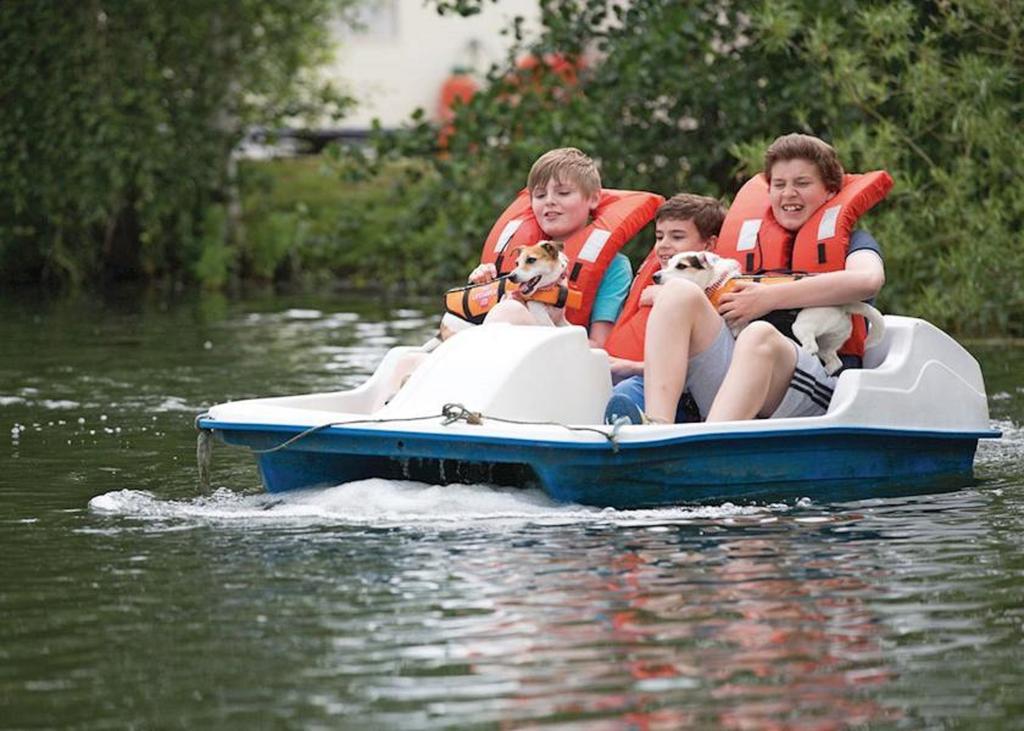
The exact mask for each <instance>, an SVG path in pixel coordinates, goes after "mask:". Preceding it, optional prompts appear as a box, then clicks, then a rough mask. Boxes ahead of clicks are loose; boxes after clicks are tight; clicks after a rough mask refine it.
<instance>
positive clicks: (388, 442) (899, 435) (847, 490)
mask: <svg viewBox="0 0 1024 731" xmlns="http://www.w3.org/2000/svg"><path fill="white" fill-rule="evenodd" d="M200 427H202V428H206V429H212V430H214V431H215V432H216V433H217V434H218V435H219V436H220V437H221V439H222V440H223V441H225V442H227V443H229V444H238V445H244V446H247V447H249V448H251V449H253V450H257V451H259V450H270V449H273V448H275V447H277V446H279V445H281V444H282V443H283V442H285V441H286V440H287V439H289V438H291V437H293V436H295V435H297V434H299V433H300V432H301V431H302V430H301V429H300V428H298V427H284V426H262V425H227V424H223V423H218V422H216V421H213V420H205V421H201V422H200ZM988 436H992V435H991V434H990V433H948V432H920V431H906V430H891V429H865V428H850V427H843V428H824V429H801V430H796V431H794V430H787V431H777V432H773V431H760V432H756V433H742V432H740V433H733V434H728V435H723V434H721V433H719V434H691V435H685V436H679V437H675V438H671V439H664V440H658V441H651V442H644V443H639V444H638V443H624V444H621V445H619V448H618V449H617V450H616V449H613V448H612V446H611V445H610V444H608V443H603V442H602V443H594V442H590V443H579V444H575V443H567V442H555V441H551V442H544V441H524V440H512V439H497V438H490V437H475V438H474V437H470V438H464V437H460V438H458V439H452V438H446V437H445V436H444V435H439V434H430V433H419V432H411V431H409V432H397V431H388V432H384V431H378V430H370V429H365V430H360V429H351V428H348V429H338V428H330V429H325V430H322V431H318V432H315V433H312V434H309V435H306V436H304V437H302V438H301V439H299V440H297V441H296V442H294V443H293V444H291V445H289V446H288V447H287V448H284V449H278V450H276V451H269V452H264V453H258V454H257V457H258V462H259V467H260V473H261V476H262V479H263V482H264V484H265V486H266V488H267V490H268V491H270V492H282V491H287V490H295V489H301V488H308V487H315V486H324V485H337V484H340V483H343V482H350V481H353V480H360V479H367V478H372V477H382V478H387V479H411V480H418V481H423V482H429V483H435V484H447V483H455V482H463V483H480V482H486V483H491V484H508V485H536V486H538V487H541V488H542V489H544V490H545V491H546V492H547V493H548V494H549V495H550V496H551V497H552V498H553V499H554V500H557V501H560V502H571V503H581V504H586V505H595V506H601V507H614V508H620V509H625V508H640V507H655V506H665V505H679V504H684V503H704V502H716V501H717V502H723V501H731V502H737V501H765V500H774V499H784V498H787V497H799V496H807V497H811V498H813V499H816V500H822V501H843V500H856V499H863V498H866V497H872V496H877V495H883V494H890V493H893V492H900V493H908V492H934V491H937V490H941V489H950V488H955V487H960V486H963V485H965V484H968V483H970V482H971V481H972V479H973V461H974V453H975V450H976V448H977V443H978V438H979V437H988Z"/></svg>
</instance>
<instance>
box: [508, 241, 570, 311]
mask: <svg viewBox="0 0 1024 731" xmlns="http://www.w3.org/2000/svg"><path fill="white" fill-rule="evenodd" d="M564 248H565V246H564V244H563V243H562V242H561V241H538V242H537V243H536V244H534V245H533V246H524V247H523V248H522V249H520V250H519V254H518V256H517V257H516V268H515V269H513V270H512V272H511V273H510V274H509V277H508V278H509V281H511V282H514V283H515V284H518V285H519V289H518V290H517V291H515V292H510V293H509V294H507V295H505V296H506V297H514V298H516V299H517V300H519V301H520V302H522V303H523V304H524V305H525V306H526V309H527V310H529V311H530V314H531V315H533V318H534V319H535V320H536V321H537V324H538V325H555V326H557V327H561V326H563V325H568V324H569V323H568V321H567V320H566V319H565V309H564V308H563V307H556V306H554V305H549V304H546V303H544V302H539V301H537V300H535V299H531V298H530V297H531V295H535V294H536V293H537V292H539V291H540V290H543V289H546V288H548V287H557V286H558V285H559V283H560V282H561V281H562V280H563V279H564V278H565V271H566V269H568V267H569V258H568V257H567V256H566V255H565V252H564V251H563V249H564Z"/></svg>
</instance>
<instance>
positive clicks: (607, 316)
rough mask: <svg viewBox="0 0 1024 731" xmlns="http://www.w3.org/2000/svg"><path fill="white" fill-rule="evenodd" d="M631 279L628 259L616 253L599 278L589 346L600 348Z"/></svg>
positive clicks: (591, 315) (616, 315) (631, 274)
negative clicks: (602, 275) (599, 282)
mask: <svg viewBox="0 0 1024 731" xmlns="http://www.w3.org/2000/svg"><path fill="white" fill-rule="evenodd" d="M632 281H633V267H632V266H630V263H629V259H627V258H626V257H625V255H623V254H618V255H616V257H615V258H614V259H612V261H611V263H610V264H609V265H608V269H607V270H606V271H605V273H604V277H602V278H601V284H600V285H598V288H597V295H596V296H595V297H594V308H593V310H592V311H591V314H590V327H589V328H588V329H587V331H588V333H589V336H590V347H592V348H602V347H604V343H605V341H606V340H607V339H608V335H609V334H610V333H611V331H612V327H613V326H614V325H615V320H616V319H618V317H619V313H620V312H621V311H622V304H623V303H624V302H625V301H626V295H628V294H629V285H630V283H631V282H632Z"/></svg>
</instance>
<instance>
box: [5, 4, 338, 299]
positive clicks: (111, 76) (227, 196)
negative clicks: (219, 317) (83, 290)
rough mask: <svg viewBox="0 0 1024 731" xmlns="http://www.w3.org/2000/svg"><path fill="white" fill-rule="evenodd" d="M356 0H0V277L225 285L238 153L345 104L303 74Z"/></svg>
mask: <svg viewBox="0 0 1024 731" xmlns="http://www.w3.org/2000/svg"><path fill="white" fill-rule="evenodd" d="M353 2H354V0H241V1H239V2H232V3H211V2H207V0H174V2H171V1H170V0H118V1H117V2H105V3H55V2H45V1H43V0H26V1H24V2H5V3H0V59H2V61H3V62H2V63H0V99H2V100H3V105H2V106H3V113H2V114H0V149H2V150H3V151H4V154H3V155H2V156H0V280H24V281H36V282H38V281H59V282H65V283H69V284H71V285H77V284H81V283H85V282H95V281H98V280H101V279H104V278H109V277H133V278H139V277H150V278H151V277H173V278H180V279H187V278H190V277H191V276H193V275H198V276H199V277H200V278H203V279H204V281H206V282H207V283H213V282H216V281H221V280H224V279H225V278H226V276H227V274H228V273H229V271H226V270H232V271H233V270H234V269H236V268H237V266H238V264H237V261H235V259H236V257H237V254H238V252H237V250H234V249H230V250H225V249H223V248H220V247H218V245H217V244H214V243H213V242H211V240H210V238H209V237H210V236H211V229H210V228H209V227H210V226H213V225H214V224H213V218H212V217H215V216H217V215H218V214H217V213H215V212H213V211H215V210H216V209H217V207H221V206H227V207H226V208H225V209H224V210H225V211H228V212H230V211H231V210H232V206H231V205H230V201H231V199H232V197H233V192H232V186H233V182H234V181H233V180H232V174H231V160H230V153H231V150H232V148H233V147H234V146H235V144H236V143H237V142H238V140H239V139H240V138H241V136H242V135H243V133H244V131H245V130H246V129H247V128H248V127H249V126H250V125H254V124H274V123H276V121H277V120H280V119H282V118H283V117H284V115H296V114H299V115H301V114H303V113H306V112H309V111H315V112H316V114H317V115H322V116H329V115H330V114H331V113H334V112H341V111H343V110H344V108H345V107H346V105H347V104H348V103H349V100H347V99H345V98H344V97H343V96H341V95H339V94H336V93H334V92H333V91H332V90H331V89H330V88H329V87H325V86H324V85H322V84H320V83H316V82H303V79H304V78H305V76H304V75H303V71H304V70H305V69H308V68H310V67H313V66H315V65H317V64H318V63H319V62H321V61H322V60H323V59H324V58H326V54H327V53H328V50H329V47H330V38H329V35H328V32H327V28H328V22H329V21H330V20H332V19H333V18H334V17H335V16H336V14H337V13H339V12H343V11H344V10H345V9H346V8H347V7H348V6H350V5H352V3H353ZM311 104H312V106H311ZM232 227H233V221H232V220H231V216H230V215H229V216H228V217H227V220H226V221H225V222H224V225H223V226H221V227H219V228H218V229H217V230H218V231H223V232H224V235H225V236H227V237H229V239H233V238H234V234H233V232H232V230H231V229H232ZM226 240H227V239H226ZM222 243H223V242H222Z"/></svg>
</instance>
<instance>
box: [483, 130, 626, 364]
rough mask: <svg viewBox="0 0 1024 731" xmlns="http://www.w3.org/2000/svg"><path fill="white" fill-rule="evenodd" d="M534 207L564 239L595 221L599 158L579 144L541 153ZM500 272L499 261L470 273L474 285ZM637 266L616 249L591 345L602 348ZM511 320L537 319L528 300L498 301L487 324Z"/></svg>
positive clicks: (531, 185)
mask: <svg viewBox="0 0 1024 731" xmlns="http://www.w3.org/2000/svg"><path fill="white" fill-rule="evenodd" d="M526 189H527V190H528V191H530V207H531V208H532V209H533V215H534V216H535V217H536V219H537V224H538V225H539V226H540V229H541V231H543V232H544V235H545V236H546V237H547V238H549V239H553V240H556V241H564V240H565V239H567V238H569V237H571V236H573V235H574V234H576V233H577V232H579V231H580V230H582V229H583V228H585V227H586V226H587V224H589V223H590V218H591V215H592V214H593V212H594V209H595V208H597V204H598V203H599V202H600V200H601V174H600V173H599V172H598V169H597V165H596V164H595V163H594V161H593V160H592V159H591V158H590V157H589V156H587V155H586V154H585V153H583V152H582V151H581V150H578V149H577V148H575V147H559V148H557V149H554V150H549V151H548V152H545V153H544V154H543V155H541V156H540V157H539V158H537V161H536V162H535V163H533V167H531V168H530V174H529V175H528V176H527V178H526ZM497 276H498V272H497V269H496V268H495V266H494V264H481V265H480V266H478V267H477V268H476V269H474V270H473V271H472V272H471V273H470V275H469V281H470V282H472V283H473V284H482V283H484V282H489V281H491V280H492V279H494V278H495V277H497ZM632 276H633V269H632V267H631V266H630V263H629V259H627V258H626V256H625V255H624V254H621V253H620V254H617V255H616V256H615V258H614V259H613V260H612V261H611V263H610V264H609V265H608V269H607V270H605V273H604V277H602V279H601V284H600V285H599V286H598V290H597V295H596V297H595V299H594V306H593V309H592V310H591V315H590V327H589V328H588V332H589V336H590V344H591V345H592V346H593V347H595V348H600V347H601V346H603V345H604V341H605V340H607V338H608V334H609V333H610V332H611V331H612V325H614V323H615V320H616V318H617V317H618V316H619V312H620V311H621V310H622V304H623V302H625V300H626V295H627V294H628V293H629V284H630V280H631V279H632ZM493 322H508V323H512V324H517V325H534V324H536V321H535V320H534V318H533V315H531V314H530V312H529V310H527V309H526V307H525V306H524V305H523V303H521V302H519V301H518V300H515V299H512V298H506V299H504V300H502V301H501V302H499V303H498V304H497V305H495V306H494V309H492V310H491V311H490V312H489V313H488V315H487V318H486V319H485V320H484V324H487V323H493Z"/></svg>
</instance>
